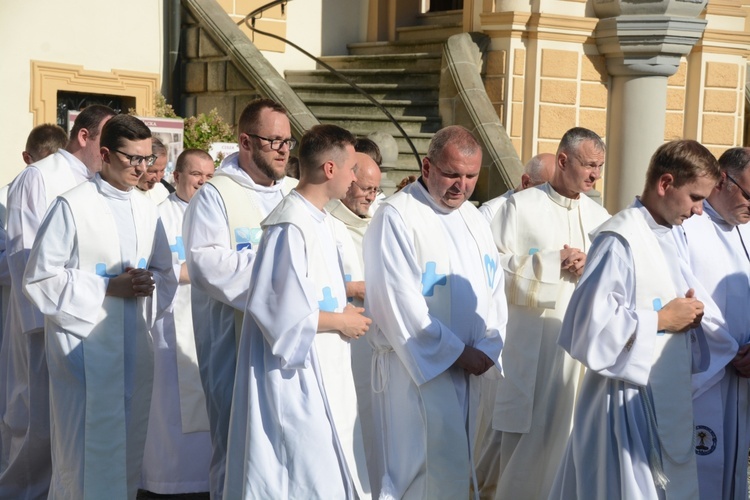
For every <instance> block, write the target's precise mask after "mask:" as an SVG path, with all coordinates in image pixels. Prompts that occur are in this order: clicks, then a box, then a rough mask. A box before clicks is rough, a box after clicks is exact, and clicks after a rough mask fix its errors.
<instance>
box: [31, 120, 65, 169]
mask: <svg viewBox="0 0 750 500" xmlns="http://www.w3.org/2000/svg"><path fill="white" fill-rule="evenodd" d="M67 144H68V134H67V133H66V132H65V130H63V129H62V127H60V126H59V125H55V124H53V123H43V124H41V125H37V126H36V127H34V128H32V129H31V132H29V137H28V138H27V139H26V149H24V151H23V152H22V153H21V156H23V161H24V163H26V165H31V164H32V163H34V162H37V161H40V160H42V159H44V158H46V157H48V156H49V155H51V154H55V153H56V152H57V150H58V149H61V148H64V147H65V146H66V145H67Z"/></svg>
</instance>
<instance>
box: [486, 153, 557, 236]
mask: <svg viewBox="0 0 750 500" xmlns="http://www.w3.org/2000/svg"><path fill="white" fill-rule="evenodd" d="M554 172H555V155H553V154H552V153H539V154H538V155H536V156H535V157H533V158H532V159H530V160H529V162H528V163H527V164H526V166H524V167H523V175H521V183H520V184H519V185H518V186H517V187H516V188H515V189H509V190H507V191H506V192H505V193H503V194H501V195H500V196H498V197H497V198H492V199H491V200H489V201H486V202H485V203H484V204H483V205H482V206H481V207H479V211H480V212H482V215H484V216H485V217H486V218H487V222H492V219H493V218H494V217H495V214H496V213H497V210H498V209H499V208H500V206H501V205H502V204H503V203H505V202H506V201H508V198H510V197H511V196H513V194H514V193H518V192H520V191H523V190H524V189H527V188H530V187H534V186H539V185H540V184H544V183H545V182H548V181H549V180H550V179H551V178H552V174H554Z"/></svg>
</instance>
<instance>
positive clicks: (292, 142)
mask: <svg viewBox="0 0 750 500" xmlns="http://www.w3.org/2000/svg"><path fill="white" fill-rule="evenodd" d="M245 135H249V136H250V137H255V138H256V139H263V140H264V141H266V142H268V145H269V146H270V147H271V149H273V150H274V151H278V150H279V149H281V148H283V147H284V144H286V145H287V146H289V150H290V151H291V150H292V149H294V148H295V147H297V139H295V138H294V137H290V138H289V139H269V138H268V137H261V136H259V135H255V134H245Z"/></svg>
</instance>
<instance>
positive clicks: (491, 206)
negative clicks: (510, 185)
mask: <svg viewBox="0 0 750 500" xmlns="http://www.w3.org/2000/svg"><path fill="white" fill-rule="evenodd" d="M515 192H516V190H515V189H509V190H507V191H506V192H504V193H503V194H501V195H500V196H498V197H497V198H492V199H491V200H488V201H485V202H484V203H482V206H480V207H479V211H480V212H481V213H482V215H484V218H485V219H487V223H488V224H489V223H491V222H492V219H494V218H495V215H496V214H497V211H498V210H499V209H500V207H502V206H503V204H504V203H505V202H506V201H508V200H509V199H510V197H511V196H513V193H515Z"/></svg>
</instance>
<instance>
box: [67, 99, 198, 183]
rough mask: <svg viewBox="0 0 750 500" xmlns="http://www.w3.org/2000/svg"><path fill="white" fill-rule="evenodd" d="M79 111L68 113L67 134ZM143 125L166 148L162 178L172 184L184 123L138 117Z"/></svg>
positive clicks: (174, 119) (183, 134)
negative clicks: (165, 166)
mask: <svg viewBox="0 0 750 500" xmlns="http://www.w3.org/2000/svg"><path fill="white" fill-rule="evenodd" d="M79 114H80V111H68V134H70V131H71V129H72V128H73V122H74V121H75V119H76V117H77V116H78V115H79ZM138 118H139V119H140V120H142V121H143V123H145V124H146V125H147V126H148V128H149V129H151V134H153V135H154V136H156V137H158V138H159V139H160V140H161V142H163V143H164V146H166V148H167V171H166V173H165V174H164V178H165V179H166V180H167V181H168V182H172V172H174V166H175V162H176V161H177V157H178V156H180V153H182V149H183V138H184V136H185V122H184V121H183V120H182V119H181V118H153V117H147V116H138Z"/></svg>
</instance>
